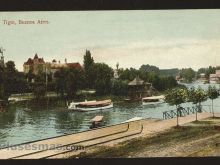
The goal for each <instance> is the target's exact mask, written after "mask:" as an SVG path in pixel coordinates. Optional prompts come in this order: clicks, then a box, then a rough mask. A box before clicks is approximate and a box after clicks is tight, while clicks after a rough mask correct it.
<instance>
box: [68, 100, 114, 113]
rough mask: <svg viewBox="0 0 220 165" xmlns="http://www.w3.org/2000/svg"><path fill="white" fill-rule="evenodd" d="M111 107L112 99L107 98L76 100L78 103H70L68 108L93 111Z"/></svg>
mask: <svg viewBox="0 0 220 165" xmlns="http://www.w3.org/2000/svg"><path fill="white" fill-rule="evenodd" d="M109 108H113V103H112V101H111V100H110V99H109V100H102V101H96V100H92V101H85V102H78V103H74V102H72V103H70V105H69V106H68V109H72V110H77V111H95V110H103V109H109Z"/></svg>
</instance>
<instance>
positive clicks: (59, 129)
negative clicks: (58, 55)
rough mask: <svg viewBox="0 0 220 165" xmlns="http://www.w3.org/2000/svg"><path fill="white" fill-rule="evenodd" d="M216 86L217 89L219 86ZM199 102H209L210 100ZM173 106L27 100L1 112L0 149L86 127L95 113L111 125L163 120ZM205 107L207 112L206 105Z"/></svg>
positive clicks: (218, 104) (219, 102)
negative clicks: (91, 107)
mask: <svg viewBox="0 0 220 165" xmlns="http://www.w3.org/2000/svg"><path fill="white" fill-rule="evenodd" d="M208 85H209V84H198V83H194V84H188V85H187V87H191V86H195V87H197V86H201V87H202V88H204V89H207V88H208ZM216 87H217V88H219V85H216ZM29 104H30V103H29ZM202 104H203V105H211V100H207V101H205V102H204V103H202ZM214 105H215V111H216V112H220V97H219V98H217V99H216V100H214ZM27 106H29V107H31V111H25V108H26V107H27ZM183 106H192V104H191V103H184V104H183ZM173 109H175V107H174V106H169V105H167V104H166V103H163V104H160V105H157V106H142V105H141V102H135V103H125V102H124V101H114V108H112V109H108V110H103V111H94V112H75V111H71V110H67V109H66V107H65V103H64V102H62V101H59V100H53V101H49V103H48V104H41V105H38V104H37V105H34V104H33V105H28V103H26V102H22V103H16V104H10V105H9V106H8V107H7V110H6V112H4V113H0V144H1V146H0V148H2V147H5V145H6V144H10V145H14V144H20V143H24V142H29V141H34V140H40V139H44V138H48V137H55V136H59V135H63V134H65V133H76V132H80V131H84V130H88V129H89V126H90V122H89V121H90V120H91V119H92V118H93V117H95V116H96V115H103V116H104V125H112V124H117V123H120V122H123V121H125V120H128V119H130V118H133V117H143V118H158V119H162V117H163V115H162V112H164V111H167V110H173ZM205 109H206V111H210V109H209V107H205Z"/></svg>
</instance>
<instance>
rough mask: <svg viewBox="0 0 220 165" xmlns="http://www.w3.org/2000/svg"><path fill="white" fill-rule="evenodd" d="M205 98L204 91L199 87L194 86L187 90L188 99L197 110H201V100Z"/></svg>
mask: <svg viewBox="0 0 220 165" xmlns="http://www.w3.org/2000/svg"><path fill="white" fill-rule="evenodd" d="M205 100H207V94H206V92H205V91H204V90H203V89H202V88H201V87H198V88H197V89H195V88H194V87H192V88H190V89H189V90H188V101H189V102H192V103H193V104H196V106H197V107H198V110H199V111H200V112H201V102H203V101H205ZM196 121H197V110H196Z"/></svg>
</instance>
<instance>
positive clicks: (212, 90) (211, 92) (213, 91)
mask: <svg viewBox="0 0 220 165" xmlns="http://www.w3.org/2000/svg"><path fill="white" fill-rule="evenodd" d="M207 93H208V97H209V98H210V99H211V100H212V115H213V117H215V115H214V109H213V100H214V99H216V98H218V96H219V92H218V90H217V89H216V87H215V86H213V87H212V86H211V85H209V87H208V91H207Z"/></svg>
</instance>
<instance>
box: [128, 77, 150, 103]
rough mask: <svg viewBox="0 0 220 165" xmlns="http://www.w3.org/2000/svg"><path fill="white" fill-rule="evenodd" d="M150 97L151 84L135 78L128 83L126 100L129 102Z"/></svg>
mask: <svg viewBox="0 0 220 165" xmlns="http://www.w3.org/2000/svg"><path fill="white" fill-rule="evenodd" d="M151 95H152V84H151V83H148V82H144V80H142V79H140V78H139V77H136V78H135V79H134V80H132V81H131V82H129V83H128V98H130V99H131V100H140V99H141V98H142V97H147V96H151Z"/></svg>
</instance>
